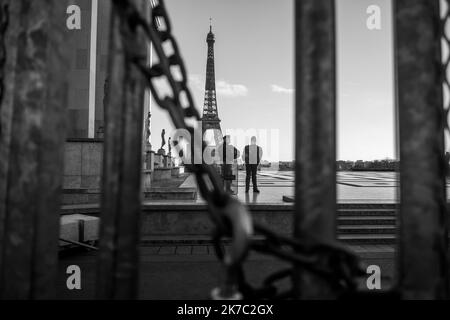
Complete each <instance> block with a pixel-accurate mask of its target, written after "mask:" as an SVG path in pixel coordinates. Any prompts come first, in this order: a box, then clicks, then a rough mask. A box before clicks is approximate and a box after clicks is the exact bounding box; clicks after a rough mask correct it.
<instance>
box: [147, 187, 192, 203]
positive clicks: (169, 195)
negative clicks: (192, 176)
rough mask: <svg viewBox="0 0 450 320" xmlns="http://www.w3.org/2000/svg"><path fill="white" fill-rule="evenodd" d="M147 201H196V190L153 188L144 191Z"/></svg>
mask: <svg viewBox="0 0 450 320" xmlns="http://www.w3.org/2000/svg"><path fill="white" fill-rule="evenodd" d="M144 198H145V200H196V199H197V189H196V188H176V189H166V188H151V189H150V190H148V191H144Z"/></svg>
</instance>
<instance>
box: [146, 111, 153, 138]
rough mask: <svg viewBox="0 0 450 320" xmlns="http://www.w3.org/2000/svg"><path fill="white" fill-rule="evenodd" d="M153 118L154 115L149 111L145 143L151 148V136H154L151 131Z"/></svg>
mask: <svg viewBox="0 0 450 320" xmlns="http://www.w3.org/2000/svg"><path fill="white" fill-rule="evenodd" d="M151 118H152V114H151V113H150V111H149V112H148V114H147V123H146V127H147V128H146V129H147V130H146V137H145V142H146V143H147V144H148V145H150V146H151V143H150V136H151V135H152V132H151V131H150V124H151Z"/></svg>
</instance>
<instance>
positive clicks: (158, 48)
mask: <svg viewBox="0 0 450 320" xmlns="http://www.w3.org/2000/svg"><path fill="white" fill-rule="evenodd" d="M113 4H114V8H115V14H116V15H117V16H118V17H119V18H120V21H121V23H123V24H128V26H130V27H131V29H132V30H135V32H139V29H140V30H142V31H143V32H144V34H145V36H146V38H147V40H148V41H150V42H151V43H153V47H154V50H155V52H156V55H157V56H158V60H159V62H158V63H157V64H155V65H153V66H150V67H149V66H148V65H147V60H146V57H143V56H142V55H141V54H140V53H137V51H138V50H136V52H134V51H133V48H137V47H138V44H135V46H134V45H131V46H126V49H125V50H126V55H127V57H128V58H129V59H130V60H131V62H132V63H133V65H135V66H136V67H137V68H138V69H139V70H140V71H141V72H142V74H143V76H144V77H145V79H146V81H147V85H148V87H149V88H150V90H151V92H152V95H153V97H154V99H155V101H156V103H157V104H158V105H159V106H160V107H161V108H163V109H164V110H166V111H167V112H168V113H169V115H170V118H171V120H172V122H173V124H174V126H175V127H176V128H178V129H186V130H188V131H189V132H190V133H191V134H193V133H194V128H193V127H192V126H189V125H188V122H187V120H188V119H194V120H197V121H200V115H199V113H198V111H197V108H196V107H195V104H194V100H193V98H192V94H191V91H190V90H189V87H188V84H187V72H186V68H185V65H184V62H183V59H182V58H181V54H180V52H179V49H178V45H177V42H176V40H175V38H174V37H173V35H172V27H171V23H170V19H169V16H168V14H167V10H166V7H165V5H164V1H163V0H159V1H157V3H154V5H155V6H154V7H153V9H152V17H151V20H152V22H151V23H149V22H148V21H147V19H146V18H145V17H143V16H142V15H141V14H140V12H139V11H138V10H137V8H136V7H135V5H134V4H133V3H132V1H130V0H113ZM167 44H168V45H169V46H170V47H171V48H172V54H170V55H168V54H166V52H165V50H164V48H165V47H167ZM174 69H178V70H179V74H180V75H181V80H175V79H176V77H175V74H174V73H173V72H172V70H174ZM161 78H165V80H166V81H167V83H169V85H170V89H171V91H172V92H171V93H172V94H171V95H170V96H164V97H163V96H161V95H160V93H159V91H158V90H157V88H156V85H155V80H156V79H161ZM191 145H192V151H191V152H192V154H193V155H197V156H200V158H198V159H202V155H203V150H204V148H205V147H206V146H205V144H195V143H193V144H191ZM192 158H193V159H196V158H195V156H194V157H192ZM187 168H188V170H190V171H191V172H193V173H194V174H195V176H196V178H197V183H198V187H199V190H200V193H201V195H202V197H203V198H204V199H205V200H206V202H207V205H208V211H209V214H210V217H211V219H212V220H213V222H214V224H215V226H216V232H215V234H214V236H213V240H214V243H215V248H216V253H217V256H218V258H219V259H220V260H221V261H222V262H223V264H224V265H225V267H226V275H227V278H226V281H225V284H224V288H223V290H222V291H221V292H220V294H219V296H218V297H219V298H230V299H232V298H236V297H244V298H248V297H256V298H267V297H271V298H288V297H291V296H292V292H291V291H289V292H286V293H282V294H278V293H277V290H276V286H275V285H274V283H275V282H277V281H279V280H280V279H282V278H284V277H287V276H290V275H291V271H292V270H291V269H289V270H284V271H283V272H281V273H276V274H274V275H272V276H270V277H269V278H267V280H266V282H265V283H264V287H263V288H261V289H254V288H252V287H251V286H250V285H248V284H247V283H246V281H245V276H244V272H243V268H242V263H243V261H244V259H245V257H246V255H247V253H248V251H249V250H250V249H253V250H255V251H258V252H262V253H265V254H270V255H274V256H276V257H278V258H280V259H283V260H286V261H289V262H291V263H292V264H293V265H294V266H298V265H300V266H301V267H302V268H304V269H306V270H308V271H310V272H313V273H315V274H317V275H319V276H321V277H323V278H324V279H327V280H328V281H329V283H330V284H331V285H333V286H335V287H337V288H340V289H342V292H348V291H351V290H355V288H356V279H357V277H359V276H360V275H362V274H363V272H362V268H361V266H360V265H359V262H358V259H357V258H356V257H355V255H354V254H353V253H351V252H350V251H348V250H347V249H345V248H343V247H341V246H339V245H337V244H334V243H333V244H331V243H324V242H321V241H318V240H314V239H313V238H312V237H308V238H305V239H297V238H296V239H293V238H288V237H285V236H281V235H278V234H275V233H274V232H272V231H271V230H269V229H267V228H266V227H264V226H261V225H259V224H256V223H254V222H252V219H251V216H250V214H249V212H248V210H247V208H246V207H245V206H244V205H243V204H242V203H240V202H239V201H238V200H237V199H235V198H233V197H231V196H230V195H229V194H228V193H226V192H225V191H224V188H223V185H222V182H221V179H220V177H219V175H218V173H217V172H216V170H215V169H214V168H213V167H212V166H209V165H205V164H193V165H192V164H191V165H187ZM254 232H255V234H259V235H261V236H263V239H262V240H259V241H254V240H252V236H253V233H254ZM224 237H230V238H231V247H230V250H227V251H225V250H224V249H223V247H222V246H221V244H220V243H221V241H220V240H221V239H223V238H224ZM238 291H239V292H240V293H241V294H242V295H239V294H237V293H238Z"/></svg>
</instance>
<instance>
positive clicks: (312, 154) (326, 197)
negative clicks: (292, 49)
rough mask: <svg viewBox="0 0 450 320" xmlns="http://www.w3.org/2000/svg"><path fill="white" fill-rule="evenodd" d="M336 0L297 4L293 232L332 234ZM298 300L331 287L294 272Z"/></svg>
mask: <svg viewBox="0 0 450 320" xmlns="http://www.w3.org/2000/svg"><path fill="white" fill-rule="evenodd" d="M334 14H335V13H334V0H301V1H296V2H295V41H296V67H295V72H296V116H295V120H296V133H295V134H296V169H295V170H296V179H295V235H296V236H304V235H305V234H309V235H311V236H313V237H315V238H319V239H322V240H334V239H335V237H336V231H335V228H336V223H335V220H336V170H335V166H336V143H335V112H336V111H335V109H336V83H335V82H336V75H335V69H336V67H335V16H334ZM294 285H295V291H296V295H297V297H298V298H304V299H316V298H333V297H334V293H333V292H332V290H331V288H330V286H329V285H328V284H327V283H325V282H324V281H323V280H321V279H319V278H318V277H316V276H314V275H312V274H311V273H308V272H307V271H305V270H302V269H300V268H299V269H298V270H297V272H296V280H295V284H294Z"/></svg>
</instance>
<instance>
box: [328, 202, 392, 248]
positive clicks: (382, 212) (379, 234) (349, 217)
mask: <svg viewBox="0 0 450 320" xmlns="http://www.w3.org/2000/svg"><path fill="white" fill-rule="evenodd" d="M395 210H396V209H395V205H394V204H370V205H369V204H360V205H358V204H341V205H339V209H338V217H337V234H338V238H339V240H342V241H344V242H346V243H349V244H394V243H395V238H396V232H397V226H396V223H397V222H396V216H395Z"/></svg>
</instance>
